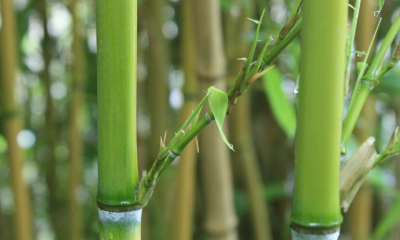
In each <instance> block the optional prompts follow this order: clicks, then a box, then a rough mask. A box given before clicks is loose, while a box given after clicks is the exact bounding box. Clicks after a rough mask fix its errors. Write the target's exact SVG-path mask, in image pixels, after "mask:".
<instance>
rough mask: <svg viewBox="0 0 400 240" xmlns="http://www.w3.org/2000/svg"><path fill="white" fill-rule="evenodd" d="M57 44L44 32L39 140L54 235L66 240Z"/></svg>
mask: <svg viewBox="0 0 400 240" xmlns="http://www.w3.org/2000/svg"><path fill="white" fill-rule="evenodd" d="M46 6H47V5H46V1H45V0H41V1H39V3H38V8H39V11H40V14H41V15H42V18H43V25H44V26H47V23H48V17H47V7H46ZM54 44H55V41H54V39H52V38H51V37H50V35H49V33H48V31H47V30H46V29H45V30H44V37H43V40H42V50H43V60H44V68H43V71H42V72H41V74H40V77H41V79H42V81H43V83H44V86H45V91H46V110H45V125H44V127H43V129H42V134H43V135H42V136H40V137H39V140H41V141H43V142H42V143H43V144H44V145H46V146H48V147H49V150H50V152H51V153H50V154H49V155H48V157H47V158H46V159H45V160H46V162H45V164H43V165H42V167H43V168H44V169H45V176H46V183H47V186H48V188H49V198H48V202H49V209H50V211H49V212H50V219H51V226H52V228H53V230H54V234H55V236H56V238H57V239H60V240H64V239H67V238H68V237H67V231H68V228H66V227H65V226H66V224H67V223H68V222H67V221H68V218H66V217H64V215H65V214H66V211H67V209H66V204H65V203H66V202H65V200H66V199H64V198H62V197H61V195H62V194H64V192H62V194H60V191H59V186H60V182H59V177H58V176H57V172H56V169H57V165H58V163H57V161H56V158H55V156H54V150H55V148H56V143H57V140H58V139H59V136H58V134H59V131H58V129H57V124H56V120H57V114H56V111H54V110H55V109H54V105H53V97H52V96H51V93H50V87H51V84H52V79H51V76H50V62H51V59H52V56H53V46H54Z"/></svg>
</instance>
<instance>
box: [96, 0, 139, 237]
mask: <svg viewBox="0 0 400 240" xmlns="http://www.w3.org/2000/svg"><path fill="white" fill-rule="evenodd" d="M96 19H97V20H96V21H97V75H98V149H99V150H98V172H99V175H98V176H99V184H98V195H97V204H98V207H99V220H100V239H102V240H103V239H104V240H107V239H127V240H131V239H132V240H133V239H135V240H137V239H140V216H138V215H140V214H141V210H140V209H138V210H136V211H135V205H136V194H135V188H136V187H137V185H138V183H139V178H138V169H137V143H136V61H137V59H136V54H137V49H136V44H137V1H136V0H120V1H113V0H98V1H97V7H96ZM116 214H117V215H118V216H114V215H116Z"/></svg>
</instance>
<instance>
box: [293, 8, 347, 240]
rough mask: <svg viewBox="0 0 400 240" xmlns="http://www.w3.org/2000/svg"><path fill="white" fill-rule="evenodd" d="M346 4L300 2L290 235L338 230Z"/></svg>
mask: <svg viewBox="0 0 400 240" xmlns="http://www.w3.org/2000/svg"><path fill="white" fill-rule="evenodd" d="M347 8H348V6H347V1H345V0H340V1H337V0H328V1H319V0H306V1H304V3H303V13H304V19H303V30H302V42H301V50H302V55H301V60H300V61H301V62H302V63H303V64H302V65H301V68H300V75H301V77H302V81H301V82H300V89H301V90H300V94H299V102H298V108H299V110H298V123H297V127H298V131H297V139H296V162H295V164H296V165H295V185H294V199H293V209H292V214H291V227H292V233H293V239H302V238H301V237H302V236H303V237H304V236H307V237H310V235H312V237H316V236H321V239H324V237H327V236H330V237H332V238H331V239H337V237H338V235H339V234H338V233H339V227H340V223H341V221H342V216H341V214H340V202H339V165H340V132H341V118H342V106H343V104H342V102H343V97H342V96H343V83H344V73H345V40H346V32H347V26H346V24H347ZM303 79H304V80H303ZM305 232H306V233H305ZM332 232H334V234H331V233H332ZM315 234H317V235H315ZM336 235H337V236H336Z"/></svg>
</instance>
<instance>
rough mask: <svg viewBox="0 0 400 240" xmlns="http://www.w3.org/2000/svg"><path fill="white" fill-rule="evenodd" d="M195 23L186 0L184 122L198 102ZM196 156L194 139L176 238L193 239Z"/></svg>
mask: <svg viewBox="0 0 400 240" xmlns="http://www.w3.org/2000/svg"><path fill="white" fill-rule="evenodd" d="M193 25H194V23H193V3H192V2H191V1H190V0H183V1H182V27H181V29H182V55H181V59H182V65H183V69H184V73H185V85H184V87H183V93H184V96H185V103H184V105H183V107H182V110H181V122H182V123H183V122H184V121H185V120H186V118H187V116H189V115H190V114H191V112H192V110H193V109H195V108H196V105H197V101H196V99H197V98H196V93H197V79H196V51H195V47H196V46H195V32H194V30H195V29H194V26H193ZM196 158H197V156H196V144H195V142H194V141H192V142H190V143H189V144H188V145H187V146H186V148H185V151H184V152H183V153H182V155H181V157H180V160H179V165H178V171H177V183H176V184H177V185H176V193H175V200H174V207H173V212H172V219H173V222H174V226H173V231H172V238H171V239H173V240H187V239H191V238H192V233H193V219H194V203H195V188H196V186H195V185H196V184H195V182H196V171H195V170H196Z"/></svg>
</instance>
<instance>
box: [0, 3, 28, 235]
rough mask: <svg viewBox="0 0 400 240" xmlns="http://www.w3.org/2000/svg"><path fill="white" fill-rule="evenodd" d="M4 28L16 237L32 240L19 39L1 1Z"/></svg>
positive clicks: (2, 59) (9, 8)
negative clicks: (21, 141)
mask: <svg viewBox="0 0 400 240" xmlns="http://www.w3.org/2000/svg"><path fill="white" fill-rule="evenodd" d="M0 4H1V18H2V28H1V32H0V41H1V43H0V51H1V54H0V65H1V71H0V72H1V75H0V77H1V80H0V84H1V87H0V89H1V90H2V92H1V93H0V97H1V104H2V108H3V113H2V114H3V116H2V118H3V129H4V135H5V137H6V139H7V143H8V156H9V163H10V170H11V183H12V189H13V193H14V203H15V207H14V232H15V234H14V237H15V239H16V240H31V239H33V232H32V218H31V206H30V204H31V203H30V196H29V192H28V188H27V186H26V184H25V182H24V180H23V175H22V170H23V166H24V154H23V152H22V150H21V149H20V148H19V146H18V144H17V135H18V133H19V132H20V131H21V129H22V121H21V119H20V117H19V116H20V107H19V104H18V103H17V101H16V99H15V94H14V93H15V86H16V83H15V77H16V70H17V62H18V61H17V58H18V56H17V46H16V43H17V39H16V32H15V29H16V24H15V13H14V8H13V3H12V1H11V0H1V1H0Z"/></svg>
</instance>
